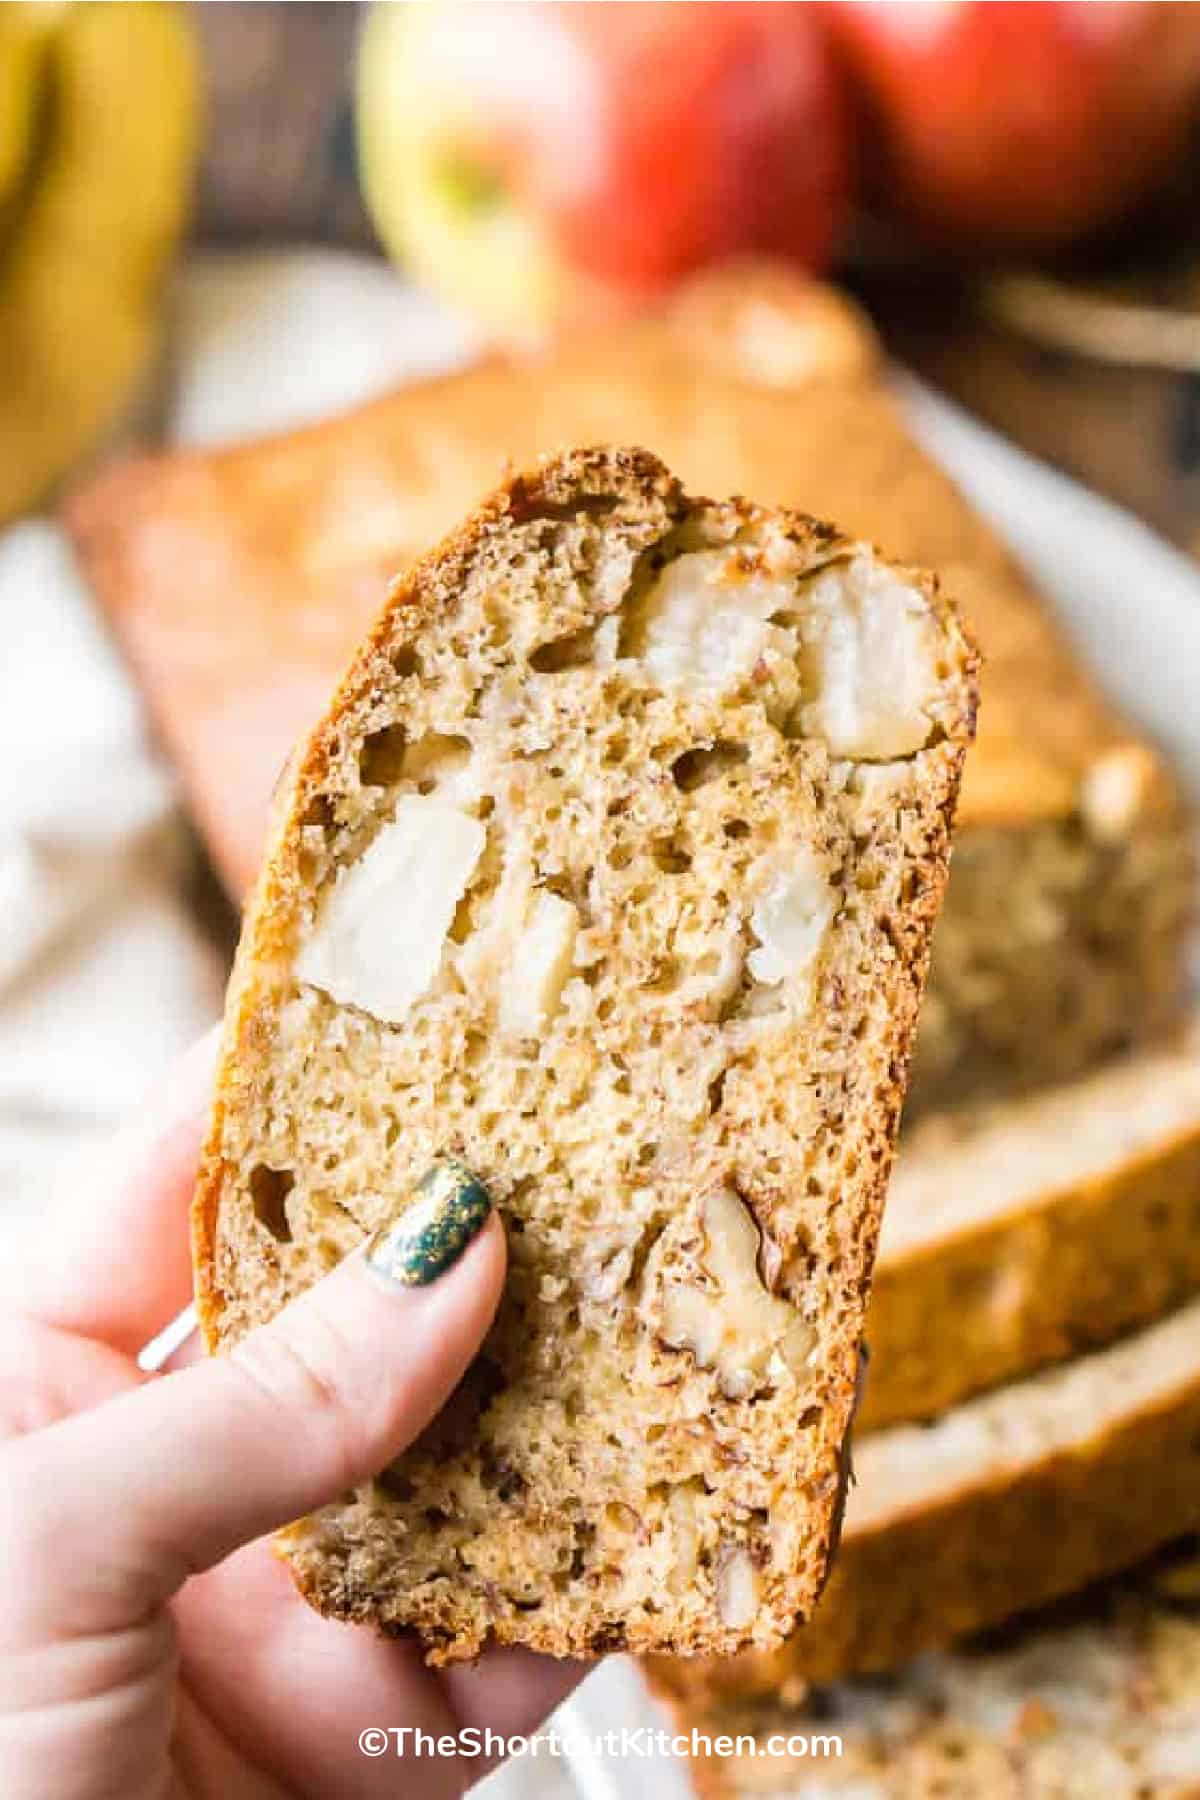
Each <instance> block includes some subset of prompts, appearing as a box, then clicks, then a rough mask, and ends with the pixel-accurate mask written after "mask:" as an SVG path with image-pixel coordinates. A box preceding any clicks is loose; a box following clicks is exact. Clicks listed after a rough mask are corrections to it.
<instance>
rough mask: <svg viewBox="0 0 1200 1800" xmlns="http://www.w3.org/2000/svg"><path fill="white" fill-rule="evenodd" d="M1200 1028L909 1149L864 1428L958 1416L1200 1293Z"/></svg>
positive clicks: (961, 1115) (878, 1299)
mask: <svg viewBox="0 0 1200 1800" xmlns="http://www.w3.org/2000/svg"><path fill="white" fill-rule="evenodd" d="M1198 1227H1200V1031H1198V1030H1196V1029H1193V1030H1192V1031H1191V1033H1190V1034H1189V1035H1188V1036H1187V1037H1186V1038H1185V1039H1184V1040H1183V1041H1181V1042H1180V1043H1179V1044H1178V1045H1173V1046H1170V1047H1164V1048H1163V1049H1160V1050H1145V1051H1141V1052H1139V1053H1138V1054H1136V1055H1133V1056H1128V1057H1124V1058H1121V1059H1119V1060H1118V1061H1115V1062H1113V1063H1110V1064H1109V1065H1108V1066H1107V1067H1105V1068H1103V1069H1100V1070H1097V1072H1096V1073H1095V1074H1093V1075H1088V1076H1084V1077H1082V1078H1080V1079H1079V1080H1078V1081H1074V1082H1072V1083H1071V1084H1070V1085H1069V1086H1067V1087H1061V1088H1051V1089H1048V1090H1047V1091H1046V1092H1045V1093H1042V1094H1028V1095H1025V1096H1023V1097H1022V1098H1021V1099H1019V1100H1009V1101H1006V1102H1003V1103H1001V1104H998V1105H996V1106H992V1107H986V1108H979V1109H975V1110H969V1109H964V1110H961V1111H958V1112H953V1113H945V1114H944V1113H927V1114H926V1115H925V1116H924V1118H922V1119H920V1120H919V1121H918V1123H917V1124H916V1125H915V1126H914V1127H913V1129H912V1130H911V1131H910V1132H909V1133H908V1135H907V1137H906V1138H905V1139H904V1140H903V1141H902V1143H901V1147H900V1150H899V1153H898V1156H897V1162H896V1169H895V1172H894V1173H893V1175H892V1180H891V1186H890V1188H889V1191H888V1205H887V1212H886V1214H885V1215H884V1221H883V1231H882V1233H881V1234H880V1239H879V1255H878V1259H877V1261H876V1264H875V1276H874V1281H873V1284H872V1291H871V1309H870V1312H869V1313H868V1315H867V1341H868V1343H869V1344H870V1348H871V1358H870V1369H869V1373H868V1376H867V1380H866V1385H865V1389H864V1392H863V1398H862V1403H861V1405H860V1407H859V1410H858V1419H857V1429H858V1431H859V1432H860V1433H861V1432H864V1431H876V1430H878V1429H880V1428H881V1427H882V1426H885V1425H899V1424H905V1423H909V1422H911V1421H913V1420H917V1419H931V1418H934V1417H936V1416H937V1414H938V1413H941V1412H945V1411H946V1410H947V1408H949V1407H952V1406H957V1405H958V1404H959V1402H960V1401H962V1400H965V1399H967V1398H969V1397H970V1396H971V1395H972V1394H977V1393H979V1392H981V1391H982V1390H983V1389H985V1388H989V1387H996V1386H998V1385H999V1384H1000V1383H1001V1382H1005V1381H1013V1380H1015V1379H1016V1378H1018V1377H1019V1376H1022V1375H1029V1374H1032V1373H1033V1372H1034V1371H1035V1370H1036V1369H1038V1368H1040V1367H1042V1366H1043V1365H1044V1364H1046V1363H1053V1362H1059V1361H1061V1360H1062V1359H1064V1358H1066V1357H1069V1356H1073V1355H1076V1354H1079V1353H1082V1352H1083V1351H1085V1350H1088V1349H1094V1348H1096V1347H1097V1346H1099V1345H1102V1344H1106V1343H1109V1342H1111V1341H1112V1339H1114V1338H1116V1337H1118V1336H1120V1334H1121V1333H1122V1332H1125V1331H1133V1330H1136V1329H1137V1328H1138V1327H1139V1326H1141V1325H1148V1324H1150V1323H1151V1322H1152V1321H1153V1320H1154V1319H1157V1318H1160V1317H1161V1316H1162V1314H1163V1313H1165V1312H1169V1311H1170V1310H1171V1309H1172V1307H1175V1306H1179V1305H1181V1304H1182V1303H1183V1301H1185V1300H1186V1299H1189V1298H1190V1297H1191V1295H1193V1294H1194V1293H1196V1292H1197V1290H1200V1229H1198Z"/></svg>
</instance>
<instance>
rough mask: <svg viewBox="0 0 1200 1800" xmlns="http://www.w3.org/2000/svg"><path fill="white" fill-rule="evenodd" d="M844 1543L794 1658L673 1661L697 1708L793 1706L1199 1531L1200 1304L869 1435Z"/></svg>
mask: <svg viewBox="0 0 1200 1800" xmlns="http://www.w3.org/2000/svg"><path fill="white" fill-rule="evenodd" d="M854 1470H855V1477H856V1481H855V1484H854V1485H853V1486H852V1488H851V1490H850V1495H849V1499H848V1501H847V1505H846V1515H845V1524H844V1529H843V1532H842V1539H841V1547H840V1549H839V1552H838V1558H837V1562H836V1563H835V1565H834V1568H833V1573H832V1576H831V1578H830V1582H829V1586H828V1588H827V1590H826V1592H825V1595H824V1597H823V1599H822V1601H821V1604H820V1607H819V1608H818V1610H817V1613H816V1615H815V1617H814V1618H813V1620H812V1622H811V1623H810V1624H809V1625H806V1626H805V1627H803V1628H802V1629H801V1630H799V1631H797V1632H796V1633H795V1634H794V1636H793V1637H792V1638H791V1639H790V1640H789V1641H788V1643H787V1644H785V1645H784V1647H783V1648H782V1649H781V1650H779V1651H776V1652H771V1653H768V1654H766V1655H759V1654H750V1655H747V1656H742V1657H734V1658H731V1659H728V1660H724V1661H719V1660H705V1661H692V1662H687V1661H682V1660H677V1661H674V1662H671V1661H659V1662H656V1663H655V1665H654V1680H655V1681H656V1683H657V1684H658V1685H660V1686H661V1687H662V1688H663V1690H664V1691H667V1692H670V1693H674V1694H677V1695H683V1696H685V1697H686V1698H688V1699H689V1701H692V1702H694V1703H696V1704H701V1705H703V1704H708V1703H709V1702H710V1701H711V1700H712V1699H713V1698H715V1697H717V1696H721V1697H724V1698H733V1697H741V1696H747V1695H751V1696H754V1697H765V1696H770V1695H773V1694H780V1693H783V1694H785V1695H787V1694H789V1693H793V1694H794V1693H795V1692H797V1691H799V1689H800V1688H801V1687H802V1686H803V1684H804V1683H806V1682H810V1681H832V1680H837V1679H840V1678H841V1677H842V1676H845V1675H849V1674H862V1673H864V1672H869V1671H872V1670H882V1669H891V1668H895V1667H897V1666H898V1665H899V1664H901V1663H904V1662H907V1661H908V1660H909V1659H910V1658H911V1657H914V1656H916V1655H917V1654H918V1653H919V1652H920V1651H922V1650H926V1649H929V1648H932V1647H937V1646H941V1645H945V1644H948V1643H952V1642H953V1641H954V1639H955V1638H959V1637H964V1636H966V1635H967V1634H969V1633H971V1632H975V1631H979V1630H981V1629H983V1628H984V1627H986V1626H989V1625H995V1624H999V1623H1000V1622H1001V1621H1002V1620H1004V1619H1008V1618H1011V1617H1012V1616H1013V1615H1014V1614H1016V1613H1019V1612H1023V1611H1026V1610H1028V1609H1029V1608H1031V1607H1035V1606H1041V1605H1043V1604H1045V1603H1046V1602H1048V1601H1050V1600H1053V1599H1055V1598H1056V1597H1058V1596H1059V1595H1062V1594H1068V1593H1071V1592H1072V1591H1073V1590H1074V1589H1076V1588H1080V1587H1083V1586H1084V1585H1085V1584H1086V1583H1088V1582H1090V1581H1095V1580H1098V1579H1099V1578H1100V1577H1102V1576H1105V1575H1109V1574H1112V1573H1113V1572H1114V1571H1115V1570H1118V1569H1121V1568H1124V1567H1126V1566H1128V1565H1129V1564H1130V1563H1133V1562H1135V1561H1136V1560H1137V1559H1138V1558H1139V1557H1142V1556H1145V1555H1147V1554H1149V1552H1150V1551H1152V1550H1154V1549H1156V1548H1157V1547H1158V1546H1159V1545H1161V1544H1164V1543H1167V1542H1168V1541H1169V1540H1170V1539H1172V1538H1175V1537H1178V1536H1180V1535H1181V1534H1182V1533H1183V1532H1185V1531H1190V1530H1192V1529H1193V1528H1194V1527H1195V1525H1196V1522H1197V1520H1200V1300H1192V1301H1190V1302H1189V1303H1188V1304H1187V1305H1186V1306H1184V1307H1181V1308H1180V1309H1179V1310H1178V1311H1177V1312H1175V1313H1173V1314H1171V1315H1170V1316H1169V1317H1168V1318H1166V1319H1164V1320H1162V1321H1160V1322H1159V1323H1158V1324H1155V1325H1151V1326H1149V1327H1148V1328H1147V1329H1146V1330H1145V1331H1142V1332H1139V1333H1137V1334H1136V1335H1135V1336H1132V1337H1128V1338H1124V1339H1122V1340H1121V1341H1120V1342H1119V1343H1117V1344H1115V1345H1112V1346H1111V1347H1110V1348H1108V1349H1106V1350H1099V1351H1096V1352H1095V1353H1094V1354H1092V1355H1091V1356H1084V1357H1079V1358H1077V1359H1076V1360H1075V1361H1074V1362H1070V1363H1065V1364H1063V1365H1062V1366H1061V1367H1059V1368H1056V1369H1052V1370H1050V1371H1049V1372H1047V1373H1044V1374H1042V1375H1035V1376H1032V1377H1031V1378H1030V1379H1029V1380H1028V1381H1022V1382H1014V1383H1013V1384H1012V1385H1011V1386H1009V1387H1006V1388H998V1389H996V1390H994V1391H993V1392H992V1393H989V1394H985V1395H983V1396H982V1397H981V1398H979V1399H977V1400H972V1401H968V1402H967V1404H966V1405H964V1406H959V1407H955V1408H954V1410H953V1411H951V1412H948V1413H945V1414H944V1415H943V1416H942V1417H941V1418H940V1419H937V1420H935V1421H934V1423H933V1424H931V1425H898V1426H893V1427H892V1428H891V1429H890V1430H888V1431H877V1432H873V1433H871V1434H870V1435H869V1436H866V1437H864V1438H861V1439H858V1440H856V1442H855V1446H854Z"/></svg>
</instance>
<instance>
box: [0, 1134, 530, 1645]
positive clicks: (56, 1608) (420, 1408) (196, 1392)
mask: <svg viewBox="0 0 1200 1800" xmlns="http://www.w3.org/2000/svg"><path fill="white" fill-rule="evenodd" d="M504 1261H505V1253H504V1234H503V1232H502V1230H501V1227H500V1223H499V1220H498V1218H497V1217H496V1215H495V1214H494V1213H493V1212H492V1211H491V1206H490V1201H489V1199H488V1196H487V1192H486V1189H485V1188H484V1187H483V1186H482V1184H481V1183H480V1182H478V1181H476V1180H475V1179H474V1178H473V1177H472V1176H471V1175H470V1173H469V1171H466V1170H464V1169H463V1168H462V1165H461V1164H457V1163H452V1162H445V1163H440V1164H438V1165H435V1168H434V1170H432V1171H431V1172H430V1176H428V1177H427V1178H426V1181H425V1182H424V1183H422V1187H421V1190H419V1192H418V1197H417V1198H416V1200H415V1201H414V1202H413V1204H412V1205H411V1206H410V1207H409V1208H408V1209H407V1210H405V1211H403V1212H402V1213H401V1216H400V1217H399V1218H398V1219H397V1220H396V1221H395V1222H394V1223H393V1224H392V1225H390V1226H385V1227H383V1228H382V1229H381V1230H380V1231H378V1232H376V1234H375V1236H374V1237H373V1238H372V1239H371V1240H370V1242H369V1243H368V1244H367V1245H366V1246H365V1248H364V1249H362V1250H359V1251H357V1252H355V1253H354V1254H353V1255H351V1256H350V1257H348V1258H347V1259H346V1260H345V1262H343V1263H342V1264H340V1265H339V1267H338V1268H337V1269H335V1270H334V1271H333V1273H332V1274H330V1275H329V1276H327V1277H326V1278H325V1279H324V1280H323V1281H321V1282H318V1283H317V1284H316V1286H314V1287H312V1288H310V1289H309V1290H308V1291H307V1292H306V1293H304V1294H303V1295H301V1296H300V1297H299V1298H298V1299H296V1300H294V1301H292V1302H291V1304H290V1305H289V1306H287V1307H286V1308H284V1310H283V1311H282V1312H280V1313H279V1314H278V1316H277V1317H276V1318H275V1319H273V1320H272V1321H271V1322H270V1323H269V1324H266V1325H263V1326H261V1327H260V1328H259V1329H257V1330H255V1331H253V1332H251V1333H249V1334H248V1335H247V1336H246V1337H245V1338H243V1339H242V1340H241V1342H240V1343H238V1344H237V1345H236V1346H235V1348H234V1349H233V1350H232V1352H231V1353H230V1354H229V1355H228V1356H220V1357H216V1358H214V1359H212V1360H209V1361H206V1362H201V1363H197V1364H194V1365H193V1366H191V1367H190V1368H187V1369H183V1370H181V1371H179V1372H177V1373H173V1374H169V1375H165V1376H161V1377H159V1378H157V1379H155V1380H153V1381H151V1382H149V1383H147V1384H145V1385H144V1386H141V1387H138V1388H135V1389H132V1390H130V1391H129V1392H127V1393H124V1394H121V1395H119V1396H118V1397H117V1398H115V1399H112V1400H109V1401H107V1402H105V1403H104V1404H103V1405H101V1406H98V1407H96V1408H95V1409H94V1410H92V1411H89V1412H85V1413H81V1414H77V1415H76V1416H74V1417H72V1418H68V1419H65V1420H63V1421H61V1422H59V1423H56V1424H54V1425H51V1426H48V1427H47V1428H46V1429H44V1430H42V1431H37V1432H34V1433H32V1434H31V1435H29V1436H27V1437H23V1438H17V1439H14V1440H12V1441H11V1442H9V1443H7V1444H5V1445H3V1446H2V1447H0V1580H2V1581H3V1583H4V1590H5V1592H6V1593H7V1594H8V1595H9V1596H10V1598H11V1599H13V1600H14V1601H15V1613H14V1612H13V1611H7V1617H6V1621H5V1632H4V1635H5V1636H8V1635H9V1633H10V1632H13V1631H15V1632H16V1634H17V1638H18V1639H19V1640H22V1641H25V1642H30V1641H31V1640H36V1639H42V1640H44V1639H45V1638H47V1637H57V1636H59V1635H61V1634H62V1633H64V1632H69V1633H71V1634H76V1633H79V1632H96V1631H106V1630H115V1629H120V1628H121V1627H122V1626H124V1625H126V1624H128V1623H131V1622H133V1621H135V1620H140V1619H142V1618H144V1617H145V1615H146V1612H147V1610H148V1609H152V1608H154V1607H155V1606H157V1605H160V1604H161V1603H162V1602H163V1601H164V1600H165V1599H167V1598H168V1597H169V1596H170V1595H171V1594H172V1593H173V1592H174V1591H175V1590H176V1589H177V1588H178V1587H180V1586H181V1585H182V1583H183V1582H184V1581H185V1580H186V1579H187V1577H188V1576H189V1575H191V1574H193V1573H195V1572H197V1571H199V1570H201V1569H204V1568H208V1567H210V1566H211V1565H212V1564H213V1563H216V1562H219V1561H220V1560H221V1559H222V1558H223V1557H224V1556H226V1555H227V1554H228V1553H229V1552H230V1551H231V1550H233V1549H234V1548H235V1547H237V1546H238V1545H240V1544H243V1543H247V1542H249V1541H250V1540H251V1539H252V1538H256V1537H259V1536H261V1535H262V1534H263V1533H264V1532H267V1531H270V1530H272V1529H273V1528H275V1527H277V1526H279V1525H282V1524H285V1523H287V1522H288V1521H289V1520H291V1519H294V1518H296V1517H298V1516H299V1515H301V1514H303V1513H305V1512H308V1511H311V1510H312V1509H313V1508H315V1507H318V1506H321V1505H323V1504H325V1503H326V1502H327V1501H330V1500H332V1499H335V1498H336V1497H337V1496H338V1495H340V1494H342V1493H344V1492H345V1490H346V1489H347V1488H351V1487H353V1486H355V1485H356V1484H357V1483H359V1482H361V1481H363V1480H365V1479H366V1478H367V1477H368V1476H370V1475H372V1474H374V1473H376V1472H377V1471H378V1470H379V1469H381V1468H383V1467H384V1466H385V1465H386V1464H387V1463H388V1462H389V1461H390V1460H391V1459H392V1458H393V1457H395V1456H396V1455H397V1454H398V1453H399V1452H400V1451H401V1450H403V1449H404V1448H405V1447H406V1446H407V1445H408V1444H409V1443H411V1441H412V1440H413V1438H414V1437H416V1435H417V1434H418V1432H420V1431H421V1430H422V1428H423V1427H424V1426H425V1425H426V1424H427V1423H428V1421H429V1420H430V1419H431V1418H432V1417H433V1415H434V1414H435V1413H436V1412H437V1411H438V1409H439V1408H440V1406H441V1405H442V1404H443V1402H444V1401H445V1400H446V1399H447V1398H448V1396H449V1395H450V1393H451V1392H452V1391H453V1389H454V1387H455V1386H456V1384H457V1383H458V1381H459V1380H460V1378H461V1377H462V1375H463V1374H464V1372H465V1370H466V1368H467V1366H468V1364H469V1363H470V1361H471V1359H472V1357H473V1356H474V1354H475V1352H476V1350H477V1349H478V1347H479V1344H480V1342H481V1341H482V1339H483V1336H484V1333H485V1332H486V1330H487V1328H488V1325H489V1324H490V1322H491V1319H492V1317H493V1314H494V1313H495V1310H496V1306H497V1303H498V1301H499V1297H500V1290H501V1286H502V1284H503V1279H504ZM10 1562H11V1564H12V1567H11V1568H7V1567H5V1565H8V1564H10ZM30 1568H35V1569H38V1570H40V1571H53V1570H54V1569H55V1568H58V1569H61V1570H62V1571H63V1572H64V1575H63V1579H62V1580H61V1581H59V1580H55V1579H53V1578H52V1577H51V1579H49V1580H39V1581H38V1582H37V1583H31V1582H29V1581H28V1580H27V1579H22V1578H21V1570H22V1569H24V1570H26V1571H28V1569H30ZM6 1610H7V1609H6Z"/></svg>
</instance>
